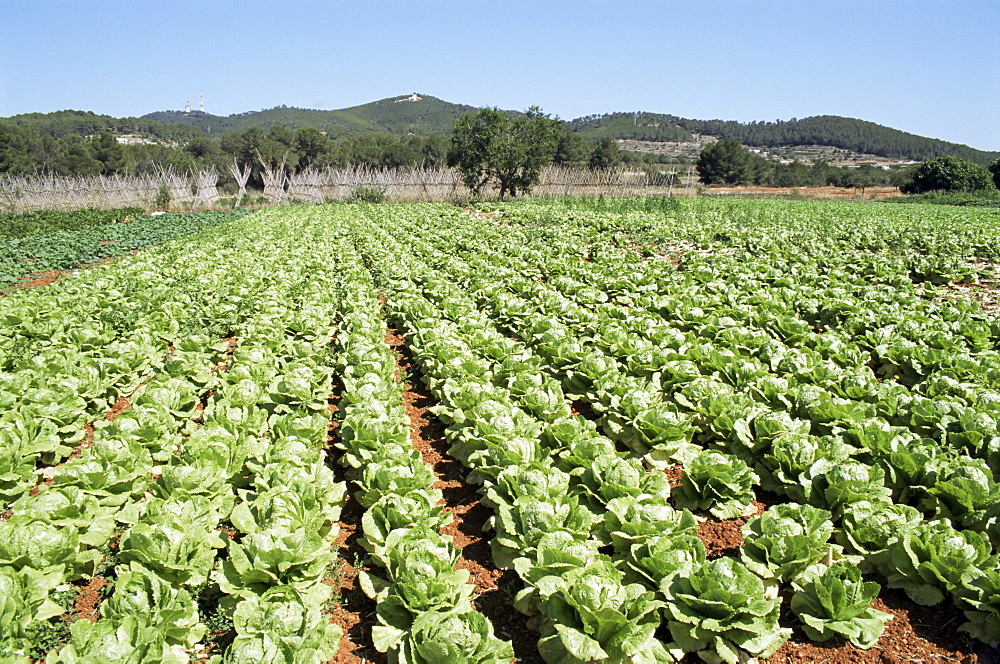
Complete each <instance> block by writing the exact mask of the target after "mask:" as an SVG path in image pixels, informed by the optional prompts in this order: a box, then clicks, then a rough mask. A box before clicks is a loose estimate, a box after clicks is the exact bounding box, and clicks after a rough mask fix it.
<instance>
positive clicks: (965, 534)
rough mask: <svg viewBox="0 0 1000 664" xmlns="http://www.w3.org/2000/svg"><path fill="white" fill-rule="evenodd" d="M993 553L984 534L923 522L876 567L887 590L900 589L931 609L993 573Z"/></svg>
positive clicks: (942, 524)
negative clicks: (987, 571)
mask: <svg viewBox="0 0 1000 664" xmlns="http://www.w3.org/2000/svg"><path fill="white" fill-rule="evenodd" d="M992 551H993V548H992V546H991V544H990V540H989V537H988V536H987V535H986V534H985V533H977V532H975V531H972V530H955V529H954V528H952V527H951V526H950V525H949V524H948V523H947V522H945V521H923V522H920V523H918V524H916V525H915V526H914V527H913V528H911V529H910V530H908V531H906V532H904V533H903V534H902V535H901V536H900V537H899V539H897V540H896V541H895V542H893V543H892V544H890V545H889V548H888V549H887V550H886V551H885V552H884V553H883V554H882V555H881V556H879V557H878V558H877V561H876V564H877V565H878V566H879V570H880V571H881V572H882V573H883V574H884V575H885V577H886V579H887V581H888V583H889V587H890V588H902V589H903V590H904V591H906V594H907V595H908V596H909V597H910V599H912V600H913V601H914V602H916V603H917V604H921V605H923V606H932V605H934V604H938V603H940V602H941V601H943V600H944V597H945V595H944V593H946V592H949V593H950V592H954V591H956V590H958V589H961V588H964V587H966V586H968V585H969V584H971V583H972V582H973V581H975V579H977V578H978V577H981V576H983V575H984V574H985V573H986V570H990V569H995V568H996V566H997V562H998V557H997V555H995V554H993V552H992Z"/></svg>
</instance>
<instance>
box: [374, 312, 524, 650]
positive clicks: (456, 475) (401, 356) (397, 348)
mask: <svg viewBox="0 0 1000 664" xmlns="http://www.w3.org/2000/svg"><path fill="white" fill-rule="evenodd" d="M386 343H387V344H388V345H389V347H390V348H391V349H392V351H393V352H394V353H395V354H396V357H397V367H398V372H399V376H400V379H401V380H403V381H404V388H403V403H404V406H405V408H406V414H407V416H408V417H409V418H410V423H411V433H410V440H411V441H412V443H413V447H414V448H415V449H416V450H417V451H418V452H420V454H421V456H422V457H423V460H424V462H425V463H427V464H429V465H430V466H431V467H432V469H433V471H434V474H435V475H436V476H437V478H438V481H437V482H435V483H434V485H433V488H437V489H441V491H442V493H443V496H444V499H443V501H444V504H443V508H444V510H445V511H447V512H449V513H450V514H451V515H452V517H453V520H452V522H451V523H450V524H448V525H447V526H445V527H444V528H443V529H442V531H441V532H442V533H443V534H445V535H449V536H451V537H452V538H453V541H454V545H455V548H456V549H457V550H458V551H459V552H460V554H461V557H460V559H459V562H458V566H459V567H460V568H463V569H467V570H468V571H469V575H470V581H471V583H473V584H475V586H476V592H475V595H474V597H473V604H474V606H475V607H476V609H477V610H478V611H479V612H480V613H482V614H483V615H485V616H486V617H487V618H489V620H490V622H491V623H493V627H494V629H495V630H496V634H497V636H499V637H500V638H502V639H510V641H511V644H512V645H513V646H514V653H515V655H516V658H517V661H518V662H521V663H525V664H527V663H529V662H530V663H532V664H533V663H535V662H541V661H542V660H541V658H540V657H539V656H538V651H537V646H536V644H537V641H538V634H537V633H535V632H534V631H532V630H530V629H528V626H527V618H526V617H525V616H523V615H522V614H521V613H519V612H517V611H515V610H514V608H513V607H512V606H511V600H512V599H513V596H514V594H515V593H517V591H518V590H520V589H521V587H522V584H521V580H520V579H519V578H518V576H517V573H516V572H514V571H513V570H499V569H497V568H496V566H495V565H494V564H493V555H492V552H491V550H490V545H489V539H490V537H491V535H492V530H490V529H489V528H488V527H487V523H488V521H489V518H490V516H491V510H490V509H489V508H487V507H486V506H484V505H482V503H480V500H479V498H480V496H479V492H478V489H477V487H475V486H473V485H471V484H469V483H468V482H466V481H465V478H466V476H467V475H468V471H467V470H466V469H465V467H464V466H462V464H461V463H460V462H459V461H458V460H457V459H455V458H453V457H451V456H450V455H449V454H448V441H447V440H446V438H445V434H444V431H445V425H444V424H443V423H442V422H441V421H440V420H439V419H438V418H437V416H435V415H434V413H433V412H431V411H430V407H431V406H433V405H434V404H436V403H437V400H436V399H435V398H434V397H433V395H432V394H431V393H430V391H429V390H427V388H426V387H425V385H424V383H423V375H422V373H421V370H420V366H419V364H418V363H417V362H416V360H415V359H414V357H413V354H412V353H411V351H410V349H409V347H408V346H407V344H406V338H405V336H404V335H403V333H402V331H400V330H395V329H389V330H388V333H387V334H386Z"/></svg>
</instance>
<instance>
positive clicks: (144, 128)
mask: <svg viewBox="0 0 1000 664" xmlns="http://www.w3.org/2000/svg"><path fill="white" fill-rule="evenodd" d="M0 123H10V124H13V125H18V126H20V127H23V128H25V129H30V130H32V131H34V132H37V133H39V134H47V135H49V136H53V137H54V138H66V137H68V136H94V135H96V134H99V133H101V132H102V131H109V132H111V133H112V134H116V135H118V136H124V135H128V134H132V135H138V136H146V137H150V138H156V139H159V140H161V141H177V142H181V143H184V142H187V141H190V140H191V139H192V138H197V137H198V136H204V135H205V134H204V132H203V131H201V130H200V129H198V128H197V127H190V126H186V125H182V124H165V123H162V122H156V121H155V120H151V119H149V118H116V117H113V116H110V115H98V114H97V113H94V112H92V111H54V112H52V113H22V114H20V115H12V116H10V117H8V118H0Z"/></svg>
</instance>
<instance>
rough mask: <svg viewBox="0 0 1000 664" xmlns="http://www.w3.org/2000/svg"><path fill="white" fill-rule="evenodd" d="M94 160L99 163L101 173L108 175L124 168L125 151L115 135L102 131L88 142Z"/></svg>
mask: <svg viewBox="0 0 1000 664" xmlns="http://www.w3.org/2000/svg"><path fill="white" fill-rule="evenodd" d="M90 149H91V150H92V151H93V153H94V158H95V159H96V160H97V161H99V162H101V173H103V174H105V175H109V174H111V173H117V172H118V171H120V170H122V169H124V168H125V150H124V148H122V145H121V143H119V142H118V139H117V138H115V135H114V134H112V133H111V132H109V131H102V132H101V133H100V134H98V135H97V136H95V137H94V139H93V140H92V141H91V142H90Z"/></svg>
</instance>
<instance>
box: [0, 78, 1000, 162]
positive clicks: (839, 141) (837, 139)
mask: <svg viewBox="0 0 1000 664" xmlns="http://www.w3.org/2000/svg"><path fill="white" fill-rule="evenodd" d="M473 110H475V108H474V107H472V106H468V105H465V104H453V103H451V102H447V101H443V100H441V99H438V98H436V97H431V96H429V95H417V94H414V95H411V96H409V97H389V98H386V99H380V100H378V101H374V102H370V103H368V104H362V105H360V106H352V107H350V108H344V109H339V110H333V111H320V110H311V109H303V108H289V107H285V106H278V107H275V108H270V109H266V110H262V111H250V112H246V113H236V114H233V115H229V116H218V115H212V114H209V113H202V112H200V111H192V112H188V113H185V112H182V111H160V112H156V113H149V114H147V115H144V116H142V117H141V118H114V117H111V116H107V115H96V114H94V113H91V112H87V111H58V112H55V113H27V114H23V115H16V116H12V117H10V118H0V121H3V122H10V123H13V124H19V125H23V126H25V127H29V128H31V129H33V130H35V131H37V132H39V133H47V134H51V135H53V136H55V137H57V138H60V137H62V136H67V135H71V134H78V135H84V136H87V135H94V134H96V133H98V132H100V131H111V132H113V133H115V134H118V135H124V134H137V135H141V136H149V137H152V138H156V139H159V140H161V141H176V142H186V141H188V140H190V139H192V138H194V137H197V136H204V135H205V134H206V133H207V134H209V135H211V136H213V137H214V136H219V135H221V134H225V133H230V132H242V131H245V130H246V129H248V128H250V127H261V128H263V129H267V128H269V127H272V126H275V125H279V126H284V127H288V128H290V129H301V128H306V127H313V128H316V129H319V130H320V131H324V132H326V134H327V135H328V136H330V137H331V138H337V137H340V136H344V135H346V134H351V133H355V134H365V133H390V134H416V135H420V136H447V135H448V134H450V132H451V128H452V124H453V123H454V121H455V120H456V119H457V118H458V117H460V116H461V115H462V113H465V112H466V111H473ZM510 112H513V111H510ZM566 127H567V129H568V130H570V131H574V132H578V133H579V134H580V135H582V136H583V137H585V138H586V139H588V140H591V141H599V140H601V139H605V138H611V139H616V140H619V141H622V142H623V143H622V147H623V148H625V149H633V150H637V149H638V150H641V151H648V152H663V150H661V149H660V148H659V147H657V146H664V145H666V144H676V149H675V150H673V151H674V152H676V154H678V155H689V154H694V155H697V153H698V151H699V150H700V149H701V145H703V144H704V142H705V141H706V139H708V140H712V139H714V138H735V139H736V140H738V141H740V143H742V144H744V145H747V146H752V147H755V148H761V149H762V150H770V151H771V153H772V154H775V153H776V149H779V148H782V149H783V150H781V151H780V152H779V153H780V154H783V155H784V158H789V157H790V158H800V155H808V154H811V153H816V154H819V155H827V154H829V153H830V152H831V151H835V150H843V151H849V152H851V153H853V155H854V156H855V157H857V156H859V155H860V156H861V158H864V159H867V158H868V157H869V156H874V157H882V158H887V159H894V160H914V161H924V160H927V159H931V158H933V157H939V156H943V155H955V156H957V157H961V158H964V159H970V160H972V161H976V162H978V163H982V164H985V163H988V162H990V161H991V160H993V159H996V158H998V157H1000V152H986V151H983V150H976V149H975V148H971V147H969V146H967V145H959V144H956V143H949V142H947V141H942V140H938V139H934V138H926V137H923V136H917V135H915V134H910V133H907V132H904V131H900V130H898V129H892V128H891V127H885V126H882V125H879V124H876V123H874V122H868V121H866V120H858V119H854V118H845V117H840V116H834V115H820V116H815V117H809V118H803V119H796V118H793V119H791V120H779V121H777V122H749V123H740V122H735V121H731V120H695V119H689V118H682V117H679V116H676V115H669V114H663V113H645V112H643V113H608V114H604V115H590V116H586V117H582V118H577V119H575V120H570V121H568V122H567V123H566ZM637 146H641V147H637ZM820 147H822V149H819V148H820ZM819 158H824V159H825V158H827V157H826V156H821V157H819Z"/></svg>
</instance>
